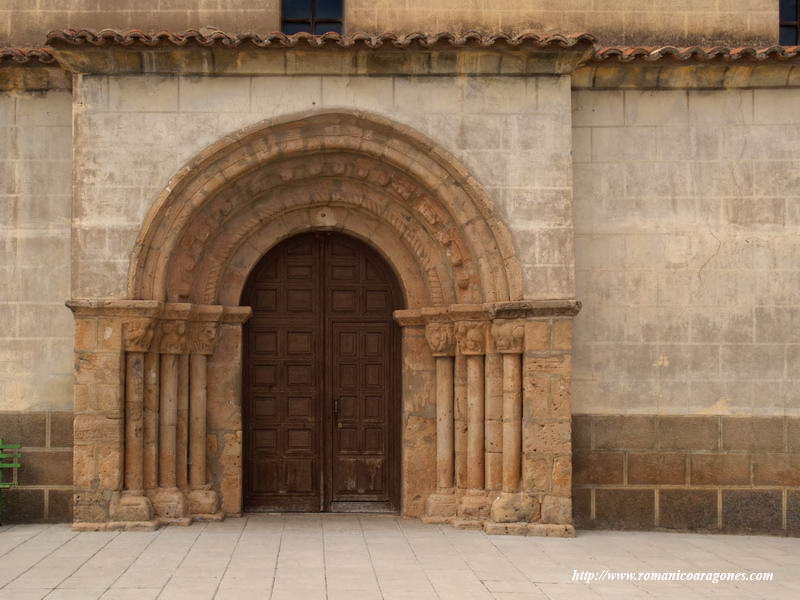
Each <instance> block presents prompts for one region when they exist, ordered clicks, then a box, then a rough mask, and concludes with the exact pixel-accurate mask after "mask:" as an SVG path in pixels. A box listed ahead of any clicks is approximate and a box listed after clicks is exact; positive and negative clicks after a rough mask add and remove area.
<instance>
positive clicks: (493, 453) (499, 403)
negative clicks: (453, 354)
mask: <svg viewBox="0 0 800 600" xmlns="http://www.w3.org/2000/svg"><path fill="white" fill-rule="evenodd" d="M485 367H486V399H485V400H486V421H485V426H486V432H485V433H486V448H485V451H486V482H485V483H486V489H487V490H499V489H500V488H501V487H502V484H503V454H502V452H503V359H502V358H501V356H500V355H499V354H496V353H494V352H492V353H488V354H486V364H485Z"/></svg>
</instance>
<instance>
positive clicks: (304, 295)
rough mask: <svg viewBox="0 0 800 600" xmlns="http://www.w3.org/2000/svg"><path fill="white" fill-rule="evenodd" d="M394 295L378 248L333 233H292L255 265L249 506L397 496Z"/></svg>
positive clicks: (298, 506) (250, 288)
mask: <svg viewBox="0 0 800 600" xmlns="http://www.w3.org/2000/svg"><path fill="white" fill-rule="evenodd" d="M400 297H401V296H400V293H399V288H398V286H397V283H396V281H395V280H394V276H393V275H392V274H391V271H390V270H389V268H388V266H386V264H385V263H384V261H383V259H382V258H380V257H379V256H378V255H377V254H376V253H375V252H374V251H372V250H371V249H370V248H368V247H367V246H365V245H364V244H363V243H361V242H358V241H357V240H353V239H351V238H347V237H346V236H342V235H338V234H304V235H302V236H298V237H296V238H292V239H290V240H288V241H286V242H284V243H282V244H280V245H279V246H277V247H276V248H275V249H273V250H272V251H270V252H269V253H268V254H267V255H266V256H265V257H264V258H263V259H262V260H261V262H260V263H259V264H258V265H257V266H256V268H255V269H254V271H253V273H252V274H251V277H250V279H249V280H248V283H247V286H246V290H245V293H244V294H243V302H244V303H245V304H249V305H250V306H252V307H253V316H252V318H251V319H250V321H249V322H248V323H247V324H246V326H245V348H244V350H245V358H244V377H243V382H244V389H243V405H244V407H243V416H244V437H245V452H246V456H245V481H244V484H245V489H244V499H245V506H246V508H248V509H251V510H252V509H255V510H304V511H317V510H328V509H330V508H331V507H333V508H334V509H337V507H340V506H343V505H344V504H346V503H350V504H352V505H358V506H360V507H362V508H363V507H369V506H375V507H384V508H390V509H396V508H397V507H398V499H399V448H397V447H396V446H397V445H398V444H397V441H399V432H398V431H396V429H397V428H399V421H400V419H399V417H400V407H399V368H398V366H397V365H395V364H394V362H393V361H396V360H398V353H397V349H396V347H395V345H396V344H397V343H398V340H399V337H398V336H397V329H396V325H394V322H393V319H392V312H393V311H394V310H395V309H396V308H400V307H401V301H400ZM392 427H394V428H395V430H394V431H393V430H392V429H391V428H392ZM393 440H395V441H393ZM378 509H379V508H378ZM369 510H372V509H371V508H369Z"/></svg>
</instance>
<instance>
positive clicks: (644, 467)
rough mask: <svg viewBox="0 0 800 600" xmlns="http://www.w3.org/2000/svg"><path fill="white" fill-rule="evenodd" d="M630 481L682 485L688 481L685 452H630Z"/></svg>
mask: <svg viewBox="0 0 800 600" xmlns="http://www.w3.org/2000/svg"><path fill="white" fill-rule="evenodd" d="M628 483H630V484H650V485H653V484H662V485H664V484H666V485H682V484H685V483H686V455H685V454H636V453H631V454H628Z"/></svg>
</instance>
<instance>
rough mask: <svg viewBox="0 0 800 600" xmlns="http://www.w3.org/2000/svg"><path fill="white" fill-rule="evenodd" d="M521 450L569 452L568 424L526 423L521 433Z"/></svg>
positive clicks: (526, 451)
mask: <svg viewBox="0 0 800 600" xmlns="http://www.w3.org/2000/svg"><path fill="white" fill-rule="evenodd" d="M522 449H523V452H525V453H528V452H531V453H553V454H568V453H569V452H570V424H569V422H561V423H526V424H525V425H524V426H523V435H522Z"/></svg>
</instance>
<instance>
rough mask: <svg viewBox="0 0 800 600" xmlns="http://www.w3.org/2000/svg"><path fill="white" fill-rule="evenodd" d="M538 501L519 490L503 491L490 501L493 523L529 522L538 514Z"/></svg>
mask: <svg viewBox="0 0 800 600" xmlns="http://www.w3.org/2000/svg"><path fill="white" fill-rule="evenodd" d="M538 508H539V507H538V501H537V500H535V499H534V498H531V497H530V496H529V495H528V494H523V493H521V492H503V493H501V494H500V495H499V496H498V497H497V498H495V500H494V502H492V508H491V519H492V521H494V522H495V523H529V522H531V521H532V520H534V519H535V518H536V517H537V516H538V514H537V513H538Z"/></svg>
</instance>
